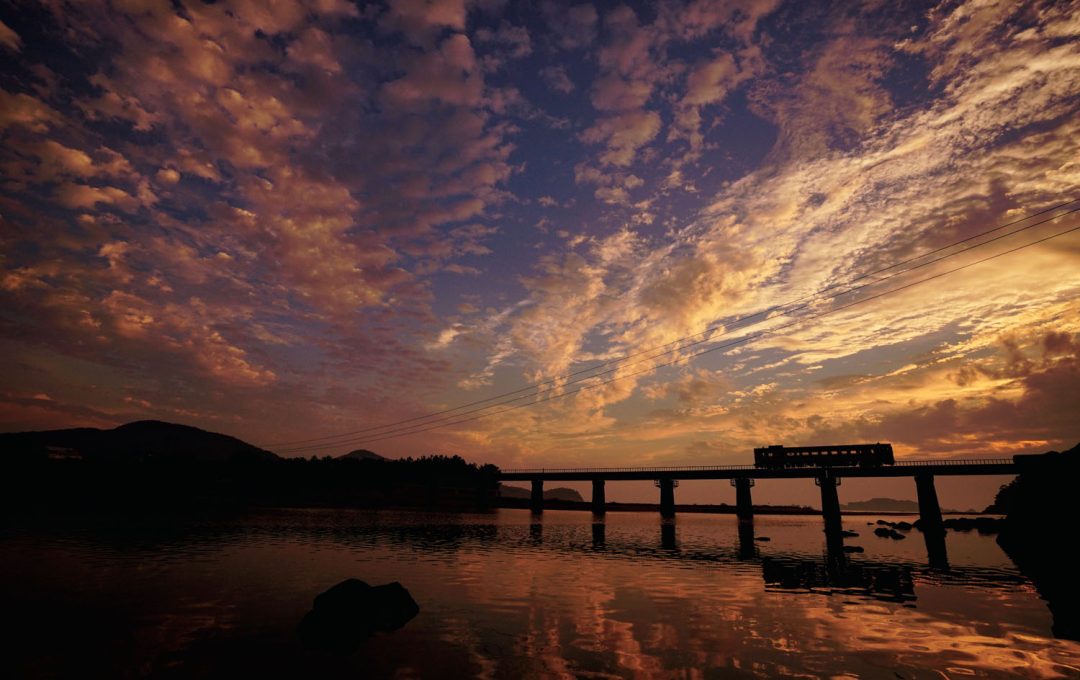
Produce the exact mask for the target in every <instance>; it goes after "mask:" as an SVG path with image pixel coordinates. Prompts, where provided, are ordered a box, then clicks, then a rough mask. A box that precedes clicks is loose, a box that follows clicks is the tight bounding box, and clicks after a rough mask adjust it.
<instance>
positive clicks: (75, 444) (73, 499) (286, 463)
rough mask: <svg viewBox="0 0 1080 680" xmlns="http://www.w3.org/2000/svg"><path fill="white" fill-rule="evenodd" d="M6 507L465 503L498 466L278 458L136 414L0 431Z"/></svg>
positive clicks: (482, 497) (482, 499)
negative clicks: (95, 423)
mask: <svg viewBox="0 0 1080 680" xmlns="http://www.w3.org/2000/svg"><path fill="white" fill-rule="evenodd" d="M0 455H3V456H4V460H5V462H6V463H7V466H6V472H7V473H8V474H7V478H8V480H10V482H9V488H10V492H5V494H4V495H3V498H2V500H0V504H2V505H3V506H6V507H7V508H8V509H11V510H15V509H37V510H44V511H50V512H51V511H60V510H80V511H81V510H92V509H103V510H124V511H131V510H132V509H138V510H145V509H154V510H160V509H183V508H201V507H217V508H220V507H248V506H297V507H300V506H313V507H318V506H334V507H376V508H377V507H424V508H438V509H461V510H474V509H482V508H487V507H491V506H492V505H493V503H494V500H495V498H496V497H497V490H498V468H496V467H495V466H494V465H476V464H474V463H469V462H467V461H465V460H464V459H462V458H461V457H459V456H440V455H428V456H421V457H417V458H412V457H409V458H404V459H395V460H391V459H387V458H385V457H383V456H381V455H379V454H377V453H375V452H373V451H368V450H365V449H359V450H356V451H352V452H350V453H347V454H345V455H343V456H340V457H338V458H331V457H330V456H325V457H323V458H317V457H315V456H312V457H311V458H282V457H280V456H278V455H276V454H274V453H272V452H270V451H266V450H264V449H261V448H259V447H257V446H253V445H251V444H248V443H247V442H244V441H242V440H240V439H237V438H235V437H230V436H228V435H224V434H219V433H216V432H207V431H205V430H201V429H199V428H196V427H190V426H187V425H179V424H176V423H166V422H162V421H156V420H143V421H137V422H133V423H128V424H126V425H121V426H120V427H116V428H113V429H111V430H103V429H97V428H72V429H63V430H47V431H42V432H15V433H7V434H0Z"/></svg>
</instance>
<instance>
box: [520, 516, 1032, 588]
mask: <svg viewBox="0 0 1080 680" xmlns="http://www.w3.org/2000/svg"><path fill="white" fill-rule="evenodd" d="M534 518H535V516H534ZM608 528H609V527H608V522H606V521H605V519H604V518H603V517H594V521H593V522H592V524H591V527H590V534H589V535H590V537H591V541H589V542H588V543H578V542H574V541H569V542H567V541H565V540H564V538H565V535H564V534H558V535H556V536H554V537H552V538H551V539H550V540H547V541H545V540H544V532H543V523H542V521H533V522H531V523H530V524H529V529H528V537H529V541H530V543H531V544H532V545H534V546H539V545H541V544H542V545H543V547H544V549H545V550H546V551H551V550H555V551H558V550H567V551H570V552H588V553H591V554H596V555H604V556H610V557H626V558H631V559H638V560H640V559H659V560H676V561H679V562H687V563H720V562H724V563H740V564H744V565H746V566H748V567H750V566H753V565H757V566H758V567H759V569H760V573H761V578H762V580H763V581H764V583H765V586H766V589H768V590H773V591H777V592H791V593H816V594H824V595H845V596H860V597H868V598H872V599H876V600H883V601H890V602H901V603H910V602H915V601H916V600H917V593H916V584H917V583H918V582H927V583H952V584H962V585H966V586H970V585H982V586H987V587H1000V586H1015V585H1018V584H1023V583H1026V582H1027V580H1026V579H1025V578H1024V577H1023V576H1021V575H1020V574H1016V573H1009V572H1005V571H1002V570H999V569H990V568H983V567H970V566H965V567H963V568H959V569H954V568H950V567H949V565H948V560H947V559H946V555H945V553H944V537H943V536H941V535H938V534H927V540H926V544H927V548H928V554H927V560H926V561H925V562H922V563H919V562H913V561H905V560H882V559H878V558H873V557H867V556H865V555H863V554H854V555H853V554H849V553H848V552H847V551H845V549H844V544H843V536H842V535H841V536H832V537H828V536H827V537H826V540H825V541H824V546H825V549H824V551H823V553H822V554H820V555H813V554H807V553H801V552H795V551H787V550H783V549H776V548H775V547H773V545H772V544H762V543H760V542H759V541H757V540H756V538H758V537H757V536H756V535H755V532H754V525H753V523H752V522H745V521H744V522H740V523H739V524H738V531H737V539H736V543H735V545H732V546H716V547H715V548H709V549H703V548H701V547H700V546H699V545H693V546H690V545H682V544H681V543H680V540H679V529H678V522H677V521H676V520H672V519H663V520H661V521H660V522H659V523H658V526H657V532H658V533H657V538H656V541H655V542H653V543H648V542H642V541H641V540H640V539H639V540H628V537H627V536H626V535H625V534H623V533H621V532H620V533H619V534H618V535H617V537H616V538H615V539H614V540H613V539H612V537H611V536H609V531H608ZM765 546H767V547H765Z"/></svg>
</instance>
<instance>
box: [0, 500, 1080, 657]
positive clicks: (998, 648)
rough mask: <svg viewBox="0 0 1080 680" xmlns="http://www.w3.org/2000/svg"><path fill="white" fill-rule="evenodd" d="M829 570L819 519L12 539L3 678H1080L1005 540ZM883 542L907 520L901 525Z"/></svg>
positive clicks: (87, 532) (267, 524)
mask: <svg viewBox="0 0 1080 680" xmlns="http://www.w3.org/2000/svg"><path fill="white" fill-rule="evenodd" d="M875 519H877V518H875V517H853V516H852V517H847V518H845V527H846V528H848V529H854V530H856V531H858V532H859V533H860V536H859V537H858V538H849V539H847V543H848V545H859V546H863V547H864V548H865V552H864V553H862V554H856V555H851V556H850V557H849V558H848V560H847V561H843V560H837V559H833V560H831V561H830V560H829V559H828V558H827V556H826V554H825V552H826V551H825V541H824V538H823V534H822V531H821V526H822V525H821V521H820V519H819V518H817V517H758V518H757V521H756V524H755V527H756V533H757V535H758V536H759V537H760V536H768V537H769V538H770V539H771V540H770V541H768V542H754V543H752V544H747V543H746V542H745V541H744V543H743V544H742V546H741V548H740V543H739V538H738V532H737V524H736V521H735V519H734V518H733V517H731V516H706V515H690V514H685V515H680V516H679V517H678V518H677V519H676V520H675V521H674V523H664V522H662V521H661V520H660V518H659V517H657V516H655V515H653V514H651V513H610V514H608V516H607V517H606V519H605V521H604V523H603V524H599V525H597V524H594V523H593V519H592V517H591V516H590V515H588V514H586V513H576V512H559V511H548V512H545V513H544V515H543V518H542V519H541V520H539V521H537V520H534V519H533V517H532V516H530V515H529V514H528V512H526V511H520V510H501V511H498V512H497V513H493V514H477V515H450V514H426V513H415V512H367V511H342V510H281V511H266V512H258V513H253V514H247V515H242V516H238V517H233V518H229V519H222V518H217V519H204V520H192V519H188V520H185V521H175V520H174V521H170V522H165V521H163V520H152V519H147V520H145V521H144V522H142V524H143V526H141V527H138V528H135V527H131V526H127V527H125V528H116V527H115V526H114V525H113V526H111V525H110V524H109V523H107V522H103V521H85V522H80V523H79V525H80V526H79V527H78V528H73V527H72V526H71V523H68V524H67V525H66V528H62V529H61V528H56V526H55V525H53V526H43V525H40V524H38V525H37V526H35V527H33V528H29V527H26V526H21V527H20V526H19V525H18V524H16V526H15V527H14V528H12V527H8V528H5V529H3V530H0V595H2V602H3V605H4V618H5V620H6V625H5V628H7V629H8V630H7V632H5V633H3V634H2V635H3V643H2V646H3V657H2V659H0V664H2V665H0V675H2V676H4V677H14V678H36V677H79V678H86V677H109V678H113V677H115V678H123V677H192V676H196V677H232V678H249V677H250V678H259V677H296V678H306V677H353V678H379V677H399V678H466V677H496V678H519V677H588V678H608V677H620V678H622V677H634V678H638V677H679V678H683V677H686V678H728V677H730V678H744V677H745V678H750V677H760V678H774V677H801V678H969V677H1030V678H1053V677H1080V670H1078V669H1080V644H1078V643H1076V642H1071V641H1067V640H1057V639H1054V638H1053V636H1052V634H1051V632H1050V629H1051V617H1050V613H1049V611H1048V609H1047V607H1046V603H1045V602H1043V601H1042V600H1040V599H1039V596H1038V594H1037V593H1036V591H1035V589H1034V587H1033V586H1032V585H1031V584H1030V583H1029V582H1028V581H1027V580H1026V579H1025V578H1024V577H1023V576H1022V575H1021V574H1020V573H1019V572H1018V571H1017V570H1016V569H1015V567H1014V566H1013V565H1012V563H1011V562H1010V561H1009V559H1008V557H1006V556H1005V555H1004V553H1003V552H1002V551H1001V549H1000V548H999V547H998V546H997V544H996V543H995V542H994V539H993V538H992V537H989V536H980V535H978V534H977V533H974V532H972V533H967V534H965V533H957V532H949V536H948V539H947V540H948V549H949V555H948V557H949V568H948V569H940V568H934V569H931V568H930V567H928V566H927V564H926V562H927V558H926V549H925V545H924V544H923V541H922V538H921V535H920V534H919V533H918V532H912V534H911V536H910V537H909V538H908V539H906V540H903V541H895V540H890V539H884V538H878V537H876V536H874V535H873V533H872V527H869V526H867V523H868V522H872V521H874V520H875ZM890 519H897V518H895V517H892V518H890ZM349 577H356V578H361V579H364V580H366V581H368V582H369V583H372V584H380V583H385V582H389V581H400V582H401V583H402V584H404V585H405V586H406V587H407V588H408V589H409V590H410V591H411V592H412V594H413V596H414V597H415V599H416V600H417V602H419V604H420V607H421V612H420V614H419V616H417V617H416V618H415V619H413V620H412V621H411V622H410V623H409V624H408V625H407V626H405V627H404V628H403V629H401V630H399V631H397V632H395V633H391V634H388V635H381V636H377V637H375V638H372V639H371V640H369V641H368V642H367V643H365V644H364V646H363V647H362V648H361V649H360V651H358V652H357V653H356V654H355V655H353V656H351V657H348V658H344V659H341V658H334V657H327V656H325V655H323V654H319V653H315V652H311V651H308V650H306V649H304V648H303V647H302V646H301V645H300V644H299V643H298V642H297V640H296V637H295V632H294V631H295V626H296V624H297V622H298V621H299V620H300V618H301V617H302V616H303V615H304V613H305V612H306V611H307V610H308V609H309V608H310V606H311V600H312V598H313V597H314V596H315V595H316V594H318V593H319V592H320V591H322V590H324V589H326V588H328V587H329V586H331V585H333V584H335V583H337V582H338V581H340V580H342V579H345V578H349Z"/></svg>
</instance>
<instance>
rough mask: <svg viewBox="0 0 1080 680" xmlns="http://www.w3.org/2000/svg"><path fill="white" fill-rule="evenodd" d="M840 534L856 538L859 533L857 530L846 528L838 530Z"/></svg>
mask: <svg viewBox="0 0 1080 680" xmlns="http://www.w3.org/2000/svg"><path fill="white" fill-rule="evenodd" d="M840 535H841V536H843V537H844V538H856V537H857V536H858V535H859V532H857V531H848V530H847V529H845V530H843V531H841V532H840Z"/></svg>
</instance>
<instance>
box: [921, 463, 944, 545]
mask: <svg viewBox="0 0 1080 680" xmlns="http://www.w3.org/2000/svg"><path fill="white" fill-rule="evenodd" d="M915 490H916V491H917V492H918V494H919V519H920V520H922V521H921V522H919V526H920V528H922V531H923V533H924V534H931V533H933V534H944V533H945V522H944V521H943V520H942V519H941V505H940V504H939V503H938V497H937V489H936V488H934V475H931V474H925V473H923V474H917V475H915Z"/></svg>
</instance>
